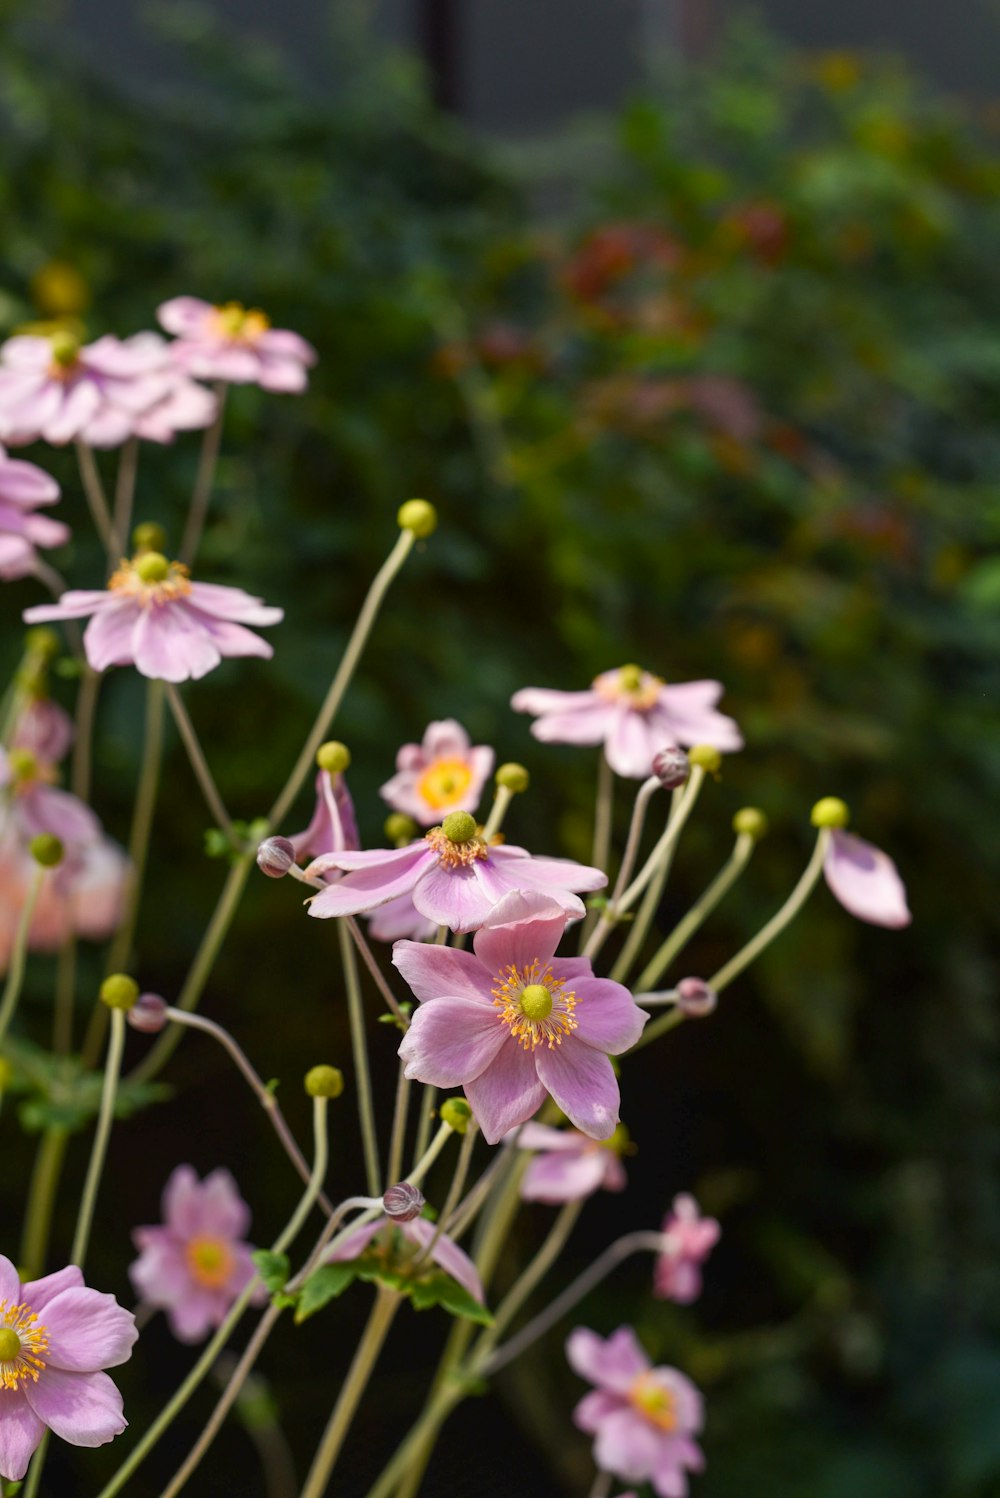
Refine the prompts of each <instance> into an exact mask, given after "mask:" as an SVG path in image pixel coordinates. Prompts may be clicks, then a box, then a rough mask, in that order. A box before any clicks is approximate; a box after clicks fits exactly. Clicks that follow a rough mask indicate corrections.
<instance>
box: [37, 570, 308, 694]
mask: <svg viewBox="0 0 1000 1498" xmlns="http://www.w3.org/2000/svg"><path fill="white" fill-rule="evenodd" d="M88 615H90V616H92V617H91V620H90V623H89V624H88V625H87V628H86V629H85V631H84V635H83V645H84V649H85V650H86V652H87V660H88V661H89V662H90V665H91V666H92V667H93V669H94V670H95V671H105V670H106V669H107V668H108V667H109V666H135V667H136V669H137V670H138V671H139V672H140V673H141V674H142V675H143V676H148V677H151V678H153V679H154V680H159V681H173V682H178V681H188V680H191V681H197V680H198V679H199V678H200V677H202V676H206V675H207V674H208V672H209V671H212V670H213V669H214V668H215V667H216V666H217V665H219V663H220V661H221V660H222V659H223V657H224V656H246V655H256V656H262V657H263V658H264V659H265V660H270V658H271V656H272V655H273V654H274V651H273V649H272V647H271V646H270V645H269V644H268V642H267V641H266V640H262V639H261V637H260V635H256V634H254V633H253V631H252V630H249V629H247V628H246V627H245V626H246V625H248V624H256V625H267V624H277V623H278V622H279V621H280V620H281V619H282V618H283V617H284V614H283V611H282V610H281V609H275V608H268V607H267V606H266V605H265V604H264V603H263V602H262V600H261V599H259V598H252V597H251V596H250V594H249V593H244V592H243V590H242V589H241V588H227V587H222V586H220V585H219V584H217V583H195V582H192V581H191V579H190V577H189V576H188V571H187V568H186V567H184V566H183V565H182V564H181V563H180V562H168V561H167V559H166V557H163V556H161V555H160V554H159V552H154V551H147V552H142V553H140V554H139V555H138V556H136V557H133V559H132V561H131V562H125V561H123V562H122V564H121V566H120V567H119V568H118V570H117V572H115V573H114V575H113V576H112V578H111V580H110V582H109V583H108V586H107V588H106V589H103V590H86V591H79V592H77V591H71V592H69V593H64V594H63V595H62V597H61V598H60V599H59V602H58V603H53V604H42V605H40V606H38V607H36V608H31V609H26V610H25V613H24V618H25V619H26V621H27V622H28V623H29V624H44V623H49V622H51V621H53V620H59V619H84V618H86V617H87V616H88Z"/></svg>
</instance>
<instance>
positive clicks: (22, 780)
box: [7, 749, 59, 791]
mask: <svg viewBox="0 0 1000 1498" xmlns="http://www.w3.org/2000/svg"><path fill="white" fill-rule="evenodd" d="M7 763H8V764H9V765H10V770H11V774H12V775H13V777H14V789H15V791H27V790H30V789H31V787H32V786H33V785H55V784H57V782H58V780H59V771H58V770H57V769H56V767H55V765H50V764H46V763H45V762H44V761H43V760H40V759H39V758H38V755H37V754H36V753H35V752H34V750H33V749H11V750H10V751H9V753H8V755H7Z"/></svg>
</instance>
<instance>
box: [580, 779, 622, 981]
mask: <svg viewBox="0 0 1000 1498" xmlns="http://www.w3.org/2000/svg"><path fill="white" fill-rule="evenodd" d="M614 793H615V777H614V771H613V770H612V768H611V766H610V765H609V764H608V760H607V756H606V754H605V753H604V750H603V749H602V750H601V753H600V758H599V759H598V761H597V796H596V800H595V803H594V848H593V853H592V856H591V859H590V861H591V863H592V864H593V866H594V868H595V869H604V870H605V871H607V867H608V863H609V861H610V858H611V824H612V818H613V816H614ZM596 922H597V913H596V911H593V910H592V911H590V912H588V914H587V916H586V917H585V918H584V920H583V923H582V925H581V927H580V950H581V951H583V949H584V947H585V946H586V944H587V941H588V939H589V937H590V933H591V930H592V929H593V928H594V926H595V925H596Z"/></svg>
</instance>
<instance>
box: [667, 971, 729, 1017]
mask: <svg viewBox="0 0 1000 1498" xmlns="http://www.w3.org/2000/svg"><path fill="white" fill-rule="evenodd" d="M676 993H677V1008H678V1009H679V1010H680V1011H681V1013H682V1014H685V1015H687V1017H688V1019H707V1018H708V1016H709V1015H710V1014H712V1013H713V1012H714V1010H715V1006H716V1004H717V1003H718V1002H719V996H718V994H717V993H716V991H715V989H714V988H710V987H709V986H708V984H707V983H706V982H705V981H704V979H703V978H682V979H681V981H680V982H679V983H678V985H677V989H676Z"/></svg>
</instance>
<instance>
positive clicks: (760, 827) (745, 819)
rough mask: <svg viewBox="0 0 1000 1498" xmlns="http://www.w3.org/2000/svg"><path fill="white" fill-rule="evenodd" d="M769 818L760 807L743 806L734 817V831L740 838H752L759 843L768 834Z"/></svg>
mask: <svg viewBox="0 0 1000 1498" xmlns="http://www.w3.org/2000/svg"><path fill="white" fill-rule="evenodd" d="M767 826H768V823H767V817H766V815H765V814H764V812H762V811H761V809H760V807H759V806H743V807H741V808H740V810H739V811H738V812H737V813H736V815H735V817H733V831H734V832H735V833H736V834H737V836H738V837H752V838H753V840H754V842H755V843H759V842H760V840H761V838H762V837H763V836H764V835H765V833H766V832H767Z"/></svg>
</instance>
